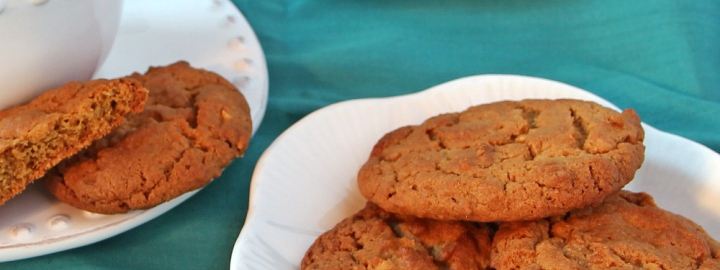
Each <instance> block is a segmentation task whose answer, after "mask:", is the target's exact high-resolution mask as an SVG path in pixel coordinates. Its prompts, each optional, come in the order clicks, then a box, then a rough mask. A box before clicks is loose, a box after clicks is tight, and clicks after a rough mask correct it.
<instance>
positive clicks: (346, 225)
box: [301, 203, 491, 270]
mask: <svg viewBox="0 0 720 270" xmlns="http://www.w3.org/2000/svg"><path fill="white" fill-rule="evenodd" d="M490 234H491V231H490V228H489V227H488V226H486V225H484V224H480V223H470V222H459V221H434V220H428V219H419V218H413V217H404V216H398V215H393V214H390V213H388V212H385V211H383V210H382V209H380V208H378V207H377V206H376V205H373V204H372V203H368V204H367V205H366V207H365V208H364V209H363V210H361V211H360V212H358V213H356V214H355V215H353V216H351V217H349V218H346V219H345V220H343V221H341V222H340V223H339V224H338V225H336V226H335V228H333V229H332V230H330V231H328V232H326V233H324V234H322V235H321V236H320V237H318V239H317V240H315V243H313V245H312V246H311V247H310V248H309V249H308V251H307V253H306V254H305V257H304V259H303V261H302V265H301V269H307V270H309V269H314V270H323V269H353V270H361V269H377V270H392V269H418V270H420V269H422V270H425V269H428V270H431V269H448V270H465V269H488V268H487V267H488V265H489V262H490V261H489V260H490V258H489V254H490V246H491V242H490V241H491V239H490V238H491V235H490Z"/></svg>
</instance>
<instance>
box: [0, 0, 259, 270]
mask: <svg viewBox="0 0 720 270" xmlns="http://www.w3.org/2000/svg"><path fill="white" fill-rule="evenodd" d="M172 29H183V31H172ZM178 44H181V45H180V46H178ZM178 60H187V61H188V62H190V63H191V64H192V65H193V66H196V67H199V68H204V69H208V70H211V71H214V72H216V73H218V74H220V75H222V76H223V77H225V78H226V79H228V80H229V81H230V82H232V83H233V84H235V86H237V87H238V88H239V89H240V91H241V92H242V93H243V95H244V96H245V99H246V100H247V101H248V103H249V105H250V114H251V117H252V121H253V130H257V127H258V126H259V125H260V122H261V121H262V118H263V115H264V113H265V106H266V103H267V96H268V74H267V67H266V63H265V56H264V54H263V51H262V48H261V47H260V44H259V42H258V40H257V37H256V36H255V33H254V32H253V30H252V28H251V26H250V25H249V24H248V22H247V20H246V19H245V17H244V16H243V15H242V14H241V13H240V12H239V11H238V10H237V9H236V8H235V6H234V5H233V4H232V3H231V2H230V1H229V0H207V1H194V0H180V1H175V0H157V1H141V0H125V1H124V7H123V19H122V21H121V23H120V28H119V30H118V36H117V37H116V40H115V44H114V45H113V49H112V51H111V52H110V54H109V56H108V59H107V60H106V61H105V63H104V64H103V66H102V67H101V68H100V69H99V70H98V71H97V72H96V74H95V77H98V78H102V77H110V78H112V77H118V76H125V75H129V74H130V73H132V72H135V71H137V72H145V70H146V69H147V68H148V67H149V66H164V65H168V64H171V63H173V62H175V61H178ZM196 192H197V191H193V192H190V193H186V194H184V195H182V196H180V197H178V198H175V199H173V200H171V201H169V202H166V203H163V204H161V205H158V206H156V207H154V208H152V209H149V210H145V211H133V212H130V213H127V214H122V215H98V214H93V213H89V212H85V211H81V210H78V209H75V208H73V207H71V206H69V205H66V204H62V203H60V202H58V201H57V200H55V199H54V198H53V197H52V195H50V194H48V193H47V192H46V191H45V190H44V189H43V188H42V187H41V185H38V184H35V185H31V186H30V187H29V188H28V190H26V191H25V192H24V193H23V194H21V195H20V196H18V197H17V198H15V199H12V200H10V201H8V202H7V203H6V204H5V205H3V206H0V262H3V261H11V260H19V259H25V258H30V257H34V256H39V255H43V254H48V253H53V252H58V251H62V250H67V249H71V248H75V247H79V246H84V245H87V244H91V243H94V242H97V241H100V240H103V239H106V238H109V237H112V236H114V235H117V234H119V233H122V232H125V231H127V230H130V229H132V228H134V227H136V226H139V225H141V224H143V223H145V222H148V221H150V220H152V219H154V218H155V217H157V216H159V215H161V214H163V213H165V212H167V211H169V210H170V209H172V208H174V207H175V206H177V205H179V204H180V203H182V202H183V201H185V200H187V199H188V198H190V197H191V196H192V195H194V194H195V193H196Z"/></svg>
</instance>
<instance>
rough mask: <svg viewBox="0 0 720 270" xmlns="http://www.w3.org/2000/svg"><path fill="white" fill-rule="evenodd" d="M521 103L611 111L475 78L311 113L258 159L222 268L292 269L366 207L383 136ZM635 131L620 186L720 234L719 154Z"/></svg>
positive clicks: (541, 85) (510, 82)
mask: <svg viewBox="0 0 720 270" xmlns="http://www.w3.org/2000/svg"><path fill="white" fill-rule="evenodd" d="M529 98H534V99H538V98H550V99H557V98H574V99H583V100H590V101H595V102H597V103H599V104H601V105H603V106H606V107H610V108H614V109H615V110H617V109H618V108H617V107H616V106H614V105H612V104H611V103H609V102H608V101H606V100H604V99H602V98H600V97H598V96H595V95H593V94H591V93H589V92H587V91H584V90H582V89H579V88H577V87H573V86H570V85H567V84H563V83H559V82H555V81H550V80H546V79H540V78H532V77H525V76H515V75H481V76H473V77H466V78H461V79H457V80H454V81H451V82H448V83H444V84H441V85H439V86H435V87H432V88H430V89H428V90H426V91H422V92H418V93H415V94H411V95H406V96H399V97H391V98H381V99H361V100H353V101H345V102H341V103H337V104H333V105H330V106H327V107H325V108H323V109H320V110H318V111H315V112H313V113H311V114H310V115H308V116H306V117H305V118H303V119H302V120H300V121H299V122H297V123H296V124H294V125H293V126H292V127H290V128H289V129H288V130H286V131H285V132H284V133H283V134H281V135H280V136H279V137H278V138H277V139H276V140H275V142H273V144H272V145H271V146H270V147H269V148H268V149H267V150H266V151H265V153H264V154H263V155H262V156H261V158H260V160H259V161H258V164H257V165H256V167H255V172H254V174H253V179H252V184H251V189H250V190H251V194H250V202H249V209H248V216H247V218H246V222H245V225H244V227H243V229H242V231H241V233H240V236H239V237H238V240H237V242H236V243H235V248H234V250H233V254H232V260H231V264H230V268H231V269H297V268H298V267H299V265H300V261H301V259H302V258H303V255H304V254H305V251H306V250H307V248H308V247H309V246H310V245H311V243H312V242H313V241H314V240H315V239H316V237H317V236H318V235H320V234H321V233H323V232H325V231H326V230H328V229H330V228H332V227H333V226H335V224H337V222H339V221H340V220H342V219H343V218H345V217H347V216H350V215H352V214H353V213H355V212H356V211H357V210H359V209H361V208H362V207H363V205H364V204H365V200H364V198H363V197H362V196H361V195H360V193H359V191H358V189H357V183H356V174H357V171H358V169H359V168H360V166H362V165H363V164H364V163H365V161H366V160H367V158H368V156H369V154H370V151H371V149H372V146H373V145H374V144H375V143H376V142H377V140H378V139H379V138H380V137H381V136H382V135H384V134H385V133H387V132H389V131H391V130H393V129H395V128H398V127H401V126H404V125H410V124H419V123H421V122H422V121H423V120H425V119H426V118H428V117H431V116H434V115H437V114H440V113H444V112H457V111H462V110H464V109H466V108H467V107H469V106H471V105H477V104H482V103H489V102H495V101H500V100H521V99H529ZM641 117H642V116H641ZM643 126H644V129H645V132H646V137H645V146H646V152H645V162H644V164H643V165H642V167H641V168H640V170H639V171H638V172H637V174H636V175H635V180H634V181H633V182H631V183H630V184H629V185H628V186H626V189H629V190H633V191H645V192H648V193H649V194H650V195H652V196H653V197H654V198H655V200H656V202H657V203H658V205H659V206H660V207H662V208H663V209H666V210H668V211H672V212H674V213H678V214H681V215H683V216H686V217H687V218H689V219H691V220H693V221H694V222H696V223H698V224H700V225H701V226H703V227H704V228H705V229H706V230H707V232H708V233H709V234H710V235H711V236H713V237H715V238H720V207H719V206H720V181H718V179H720V155H718V154H717V153H715V152H714V151H712V150H710V149H708V148H707V147H705V146H703V145H700V144H698V143H696V142H693V141H690V140H688V139H685V138H682V137H679V136H676V135H672V134H669V133H665V132H662V131H659V130H657V129H655V128H653V127H651V126H649V125H645V124H644V125H643Z"/></svg>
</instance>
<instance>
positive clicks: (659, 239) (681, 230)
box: [491, 191, 720, 270]
mask: <svg viewBox="0 0 720 270" xmlns="http://www.w3.org/2000/svg"><path fill="white" fill-rule="evenodd" d="M718 255H720V245H718V243H717V242H715V240H713V239H711V238H710V237H709V236H708V235H707V234H706V233H705V231H703V229H702V228H700V226H698V225H696V224H695V223H693V222H692V221H690V220H687V219H685V218H683V217H681V216H678V215H675V214H672V213H670V212H667V211H664V210H662V209H660V208H658V207H657V206H656V205H655V203H654V202H653V199H652V197H650V196H649V195H647V194H645V193H632V192H628V191H621V192H619V193H618V194H617V195H614V196H611V197H608V198H607V200H606V201H605V202H604V203H602V204H601V205H599V206H596V207H592V208H587V209H581V210H575V211H573V212H570V213H568V214H566V215H564V216H562V217H554V218H548V219H543V220H540V221H530V222H513V223H501V224H500V226H499V229H498V231H497V233H496V235H495V238H494V240H493V247H492V258H491V261H492V266H493V267H495V269H498V270H503V269H720V260H719V259H718Z"/></svg>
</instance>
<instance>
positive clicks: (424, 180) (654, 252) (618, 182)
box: [301, 100, 720, 270]
mask: <svg viewBox="0 0 720 270" xmlns="http://www.w3.org/2000/svg"><path fill="white" fill-rule="evenodd" d="M643 138H644V133H643V129H642V126H641V124H640V119H639V117H638V116H637V114H636V113H635V112H634V111H632V110H625V111H623V112H622V113H618V112H616V111H613V110H611V109H609V108H605V107H602V106H600V105H598V104H595V103H592V102H586V101H579V100H524V101H506V102H498V103H492V104H485V105H479V106H475V107H471V108H469V109H467V110H465V111H463V112H460V113H450V114H443V115H439V116H436V117H433V118H430V119H428V120H426V121H425V122H423V123H422V124H420V125H417V126H408V127H402V128H399V129H397V130H394V131H392V132H390V133H388V134H386V135H385V136H384V137H383V138H381V139H380V140H379V141H378V143H377V144H376V145H375V147H374V148H373V149H372V153H371V154H370V158H369V160H368V161H367V162H366V163H365V165H364V166H363V167H362V168H361V169H360V171H359V173H358V185H359V188H360V192H361V193H362V195H363V196H364V197H365V198H367V199H368V200H369V202H368V203H367V205H366V206H365V208H364V209H362V210H361V211H360V212H358V213H356V214H355V215H353V216H351V217H348V218H346V219H345V220H343V221H341V222H340V223H339V224H338V225H336V226H335V228H333V229H332V230H330V231H328V232H326V233H324V234H322V235H321V236H320V237H319V238H318V239H317V240H316V241H315V243H314V244H313V245H312V246H311V247H310V248H309V250H308V251H307V253H306V255H305V257H304V259H303V261H302V264H301V267H302V269H383V270H385V269H453V270H455V269H457V270H459V269H720V245H719V244H718V243H717V242H716V241H715V240H713V239H712V238H711V237H709V236H708V235H707V234H706V233H705V231H704V230H703V229H702V228H701V227H700V226H698V225H696V224H695V223H693V222H692V221H690V220H688V219H685V218H683V217H681V216H678V215H675V214H672V213H669V212H667V211H664V210H662V209H660V208H658V207H657V206H656V205H655V203H654V202H653V199H652V198H651V197H650V196H649V195H647V194H645V193H634V192H630V191H624V190H621V189H622V187H623V186H625V185H626V184H627V183H628V182H630V181H631V180H632V179H633V177H634V175H635V172H636V171H637V170H638V168H640V166H641V164H642V162H643V158H644V146H643Z"/></svg>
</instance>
